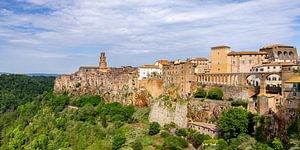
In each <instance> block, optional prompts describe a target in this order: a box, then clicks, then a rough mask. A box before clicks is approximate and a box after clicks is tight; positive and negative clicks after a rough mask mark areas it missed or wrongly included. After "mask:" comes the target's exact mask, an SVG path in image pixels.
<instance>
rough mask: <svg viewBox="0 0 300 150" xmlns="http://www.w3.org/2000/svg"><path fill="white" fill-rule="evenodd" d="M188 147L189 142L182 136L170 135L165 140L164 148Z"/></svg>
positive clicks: (177, 149)
mask: <svg viewBox="0 0 300 150" xmlns="http://www.w3.org/2000/svg"><path fill="white" fill-rule="evenodd" d="M187 147H188V142H187V141H186V140H185V139H183V138H181V137H175V136H168V137H167V138H166V139H165V140H164V144H163V147H162V149H164V150H180V149H183V148H187Z"/></svg>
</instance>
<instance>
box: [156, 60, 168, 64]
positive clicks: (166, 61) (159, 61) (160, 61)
mask: <svg viewBox="0 0 300 150" xmlns="http://www.w3.org/2000/svg"><path fill="white" fill-rule="evenodd" d="M156 62H158V63H160V64H162V65H167V64H169V61H168V60H158V61H156Z"/></svg>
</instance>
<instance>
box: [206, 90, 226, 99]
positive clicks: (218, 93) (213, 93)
mask: <svg viewBox="0 0 300 150" xmlns="http://www.w3.org/2000/svg"><path fill="white" fill-rule="evenodd" d="M223 95H224V94H223V91H222V89H221V88H218V87H215V88H211V89H210V90H209V91H208V93H207V98H209V99H216V100H222V99H223Z"/></svg>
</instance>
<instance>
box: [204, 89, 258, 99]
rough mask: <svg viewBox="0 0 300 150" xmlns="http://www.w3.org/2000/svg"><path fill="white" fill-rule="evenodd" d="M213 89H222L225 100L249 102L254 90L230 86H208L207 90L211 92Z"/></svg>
mask: <svg viewBox="0 0 300 150" xmlns="http://www.w3.org/2000/svg"><path fill="white" fill-rule="evenodd" d="M213 87H220V88H221V89H222V90H223V93H224V99H225V100H228V99H245V100H247V99H248V98H249V97H251V96H252V95H251V94H253V89H252V88H245V87H242V86H228V85H222V86H215V85H206V86H205V90H207V91H208V90H209V89H210V88H213Z"/></svg>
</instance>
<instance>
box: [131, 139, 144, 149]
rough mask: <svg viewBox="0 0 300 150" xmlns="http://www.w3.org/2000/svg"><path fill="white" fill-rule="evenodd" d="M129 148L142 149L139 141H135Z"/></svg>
mask: <svg viewBox="0 0 300 150" xmlns="http://www.w3.org/2000/svg"><path fill="white" fill-rule="evenodd" d="M131 148H132V149H133V150H142V149H143V145H142V143H141V142H140V141H136V142H134V143H133V144H132V146H131Z"/></svg>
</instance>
